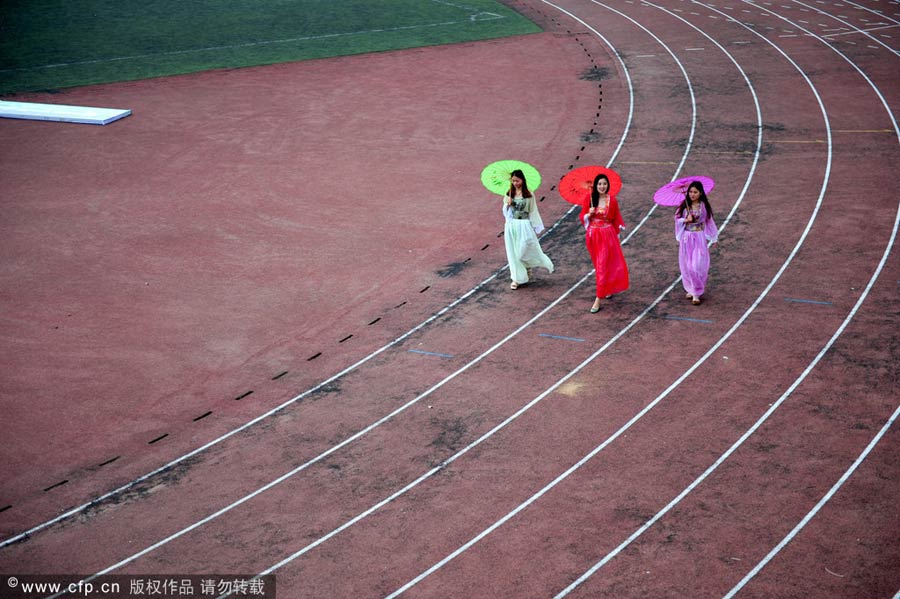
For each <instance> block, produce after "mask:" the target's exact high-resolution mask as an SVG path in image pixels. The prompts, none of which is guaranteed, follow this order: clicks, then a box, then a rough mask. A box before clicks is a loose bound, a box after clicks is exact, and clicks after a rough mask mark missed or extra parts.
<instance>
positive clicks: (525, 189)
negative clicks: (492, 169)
mask: <svg viewBox="0 0 900 599" xmlns="http://www.w3.org/2000/svg"><path fill="white" fill-rule="evenodd" d="M513 177H518V178H519V179H521V180H522V197H523V198H530V197H531V192H530V191H528V181H527V180H526V179H525V173H523V172H522V171H521V170H519V169H516V170H514V171H513V172H511V173H510V174H509V178H510V179H512V178H513ZM507 195H508V196H509V197H511V198H514V197H516V188H515V186H514V185H513V184H512V182H511V181H510V183H509V193H508V194H507Z"/></svg>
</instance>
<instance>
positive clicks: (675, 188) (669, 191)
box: [653, 176, 716, 206]
mask: <svg viewBox="0 0 900 599" xmlns="http://www.w3.org/2000/svg"><path fill="white" fill-rule="evenodd" d="M694 181H696V182H698V183H700V184H701V185H702V186H703V191H704V192H706V193H709V192H710V191H712V188H713V187H715V186H716V183H715V181H713V180H712V179H710V178H709V177H700V176H697V177H682V178H681V179H675V180H674V181H672V182H671V183H666V184H665V185H663V186H662V187H660V188H659V189H657V190H656V193H654V194H653V201H654V202H656V203H657V204H659V205H660V206H680V205H681V202H683V201H684V196H685V194H686V193H687V190H688V187H689V186H690V184H691V183H693V182H694Z"/></svg>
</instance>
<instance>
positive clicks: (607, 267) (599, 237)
mask: <svg viewBox="0 0 900 599" xmlns="http://www.w3.org/2000/svg"><path fill="white" fill-rule="evenodd" d="M588 208H590V200H588V202H587V204H585V205H584V206H583V207H582V209H581V216H580V217H579V220H580V221H581V223H582V224H583V225H584V228H585V231H586V233H585V242H586V244H587V249H588V253H590V255H591V261H592V262H593V263H594V271H595V275H596V277H597V297H600V298H604V297H606V296H607V295H612V294H614V293H621V292H622V291H625V290H626V289H628V265H626V264H625V255H624V254H623V253H622V244H621V243H619V229H624V228H625V223H624V221H623V220H622V214H621V213H620V212H619V203H618V202H617V201H616V197H615V196H613V195H611V196H609V201H608V202H607V203H606V204H605V205H604V202H603V201H602V200H601V201H600V205H599V206H598V210H597V211H595V212H594V213H593V214H589V213H588Z"/></svg>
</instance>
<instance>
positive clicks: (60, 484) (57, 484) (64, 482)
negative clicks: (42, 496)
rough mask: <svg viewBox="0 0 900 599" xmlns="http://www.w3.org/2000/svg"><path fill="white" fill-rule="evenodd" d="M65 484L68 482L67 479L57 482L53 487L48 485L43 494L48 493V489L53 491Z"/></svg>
mask: <svg viewBox="0 0 900 599" xmlns="http://www.w3.org/2000/svg"><path fill="white" fill-rule="evenodd" d="M67 482H69V479H68V478H67V479H66V480H61V481H59V482H58V483H56V484H55V485H50V486H49V487H47V488H46V489H44V493H46V492H47V491H49V490H50V489H55V488H56V487H60V486H62V485H64V484H66V483H67Z"/></svg>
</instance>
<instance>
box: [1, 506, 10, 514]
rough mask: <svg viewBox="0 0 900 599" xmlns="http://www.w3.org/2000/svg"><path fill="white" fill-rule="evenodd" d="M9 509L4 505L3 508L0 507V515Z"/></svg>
mask: <svg viewBox="0 0 900 599" xmlns="http://www.w3.org/2000/svg"><path fill="white" fill-rule="evenodd" d="M11 507H12V506H11V505H4V506H3V507H0V513H2V512H5V511H6V510H8V509H9V508H11Z"/></svg>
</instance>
